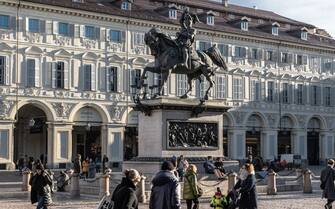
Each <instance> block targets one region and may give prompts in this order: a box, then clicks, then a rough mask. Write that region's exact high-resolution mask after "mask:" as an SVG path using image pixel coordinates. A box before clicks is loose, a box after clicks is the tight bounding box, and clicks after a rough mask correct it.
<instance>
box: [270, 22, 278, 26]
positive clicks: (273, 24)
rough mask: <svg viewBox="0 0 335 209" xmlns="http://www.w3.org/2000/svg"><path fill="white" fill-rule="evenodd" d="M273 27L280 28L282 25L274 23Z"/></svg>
mask: <svg viewBox="0 0 335 209" xmlns="http://www.w3.org/2000/svg"><path fill="white" fill-rule="evenodd" d="M272 26H274V27H280V24H279V23H278V22H274V23H272Z"/></svg>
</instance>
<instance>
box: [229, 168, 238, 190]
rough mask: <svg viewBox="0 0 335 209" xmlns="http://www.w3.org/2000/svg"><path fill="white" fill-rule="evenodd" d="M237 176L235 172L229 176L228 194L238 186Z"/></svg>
mask: <svg viewBox="0 0 335 209" xmlns="http://www.w3.org/2000/svg"><path fill="white" fill-rule="evenodd" d="M236 179H237V174H236V173H235V172H233V173H230V174H229V175H228V192H230V191H231V190H232V189H233V188H234V186H235V184H236Z"/></svg>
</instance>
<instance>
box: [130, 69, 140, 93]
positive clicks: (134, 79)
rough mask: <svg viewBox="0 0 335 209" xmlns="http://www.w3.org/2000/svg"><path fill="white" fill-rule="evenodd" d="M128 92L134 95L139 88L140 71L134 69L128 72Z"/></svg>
mask: <svg viewBox="0 0 335 209" xmlns="http://www.w3.org/2000/svg"><path fill="white" fill-rule="evenodd" d="M130 73H131V75H130V77H131V78H130V79H131V80H130V92H131V93H132V94H135V93H136V90H137V88H138V87H139V86H140V80H141V69H135V70H131V71H130Z"/></svg>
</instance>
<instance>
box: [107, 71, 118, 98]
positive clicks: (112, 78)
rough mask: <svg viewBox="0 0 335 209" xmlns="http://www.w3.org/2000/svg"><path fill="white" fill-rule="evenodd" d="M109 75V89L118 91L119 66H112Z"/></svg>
mask: <svg viewBox="0 0 335 209" xmlns="http://www.w3.org/2000/svg"><path fill="white" fill-rule="evenodd" d="M108 71H109V72H108V75H109V78H108V80H109V86H108V88H109V90H110V91H112V92H115V91H117V68H116V67H110V68H108Z"/></svg>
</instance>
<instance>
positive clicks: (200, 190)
mask: <svg viewBox="0 0 335 209" xmlns="http://www.w3.org/2000/svg"><path fill="white" fill-rule="evenodd" d="M185 178H186V180H187V181H188V183H189V184H191V181H190V180H189V179H188V178H187V177H185ZM196 186H197V190H198V197H201V196H202V195H203V194H204V190H202V188H201V187H200V186H199V185H196Z"/></svg>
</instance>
